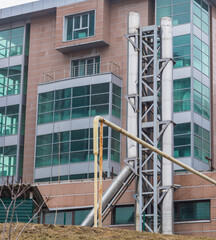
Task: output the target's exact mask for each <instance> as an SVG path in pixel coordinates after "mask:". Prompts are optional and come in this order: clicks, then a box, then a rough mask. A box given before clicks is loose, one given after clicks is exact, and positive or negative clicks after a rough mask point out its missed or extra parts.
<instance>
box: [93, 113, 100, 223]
mask: <svg viewBox="0 0 216 240" xmlns="http://www.w3.org/2000/svg"><path fill="white" fill-rule="evenodd" d="M99 120H100V117H99V116H98V117H97V116H96V117H95V118H94V121H93V137H94V140H93V147H94V149H93V153H94V227H97V159H98V122H99Z"/></svg>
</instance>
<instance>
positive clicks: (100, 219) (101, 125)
mask: <svg viewBox="0 0 216 240" xmlns="http://www.w3.org/2000/svg"><path fill="white" fill-rule="evenodd" d="M102 177H103V122H101V123H100V159H99V208H98V218H99V224H98V225H99V227H102V194H103V189H102Z"/></svg>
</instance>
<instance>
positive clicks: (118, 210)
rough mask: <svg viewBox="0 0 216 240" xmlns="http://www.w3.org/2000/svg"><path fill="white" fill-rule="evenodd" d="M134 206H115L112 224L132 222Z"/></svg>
mask: <svg viewBox="0 0 216 240" xmlns="http://www.w3.org/2000/svg"><path fill="white" fill-rule="evenodd" d="M133 223H134V206H116V207H115V218H114V224H133Z"/></svg>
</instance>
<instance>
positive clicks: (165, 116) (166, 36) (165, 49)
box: [161, 17, 173, 234]
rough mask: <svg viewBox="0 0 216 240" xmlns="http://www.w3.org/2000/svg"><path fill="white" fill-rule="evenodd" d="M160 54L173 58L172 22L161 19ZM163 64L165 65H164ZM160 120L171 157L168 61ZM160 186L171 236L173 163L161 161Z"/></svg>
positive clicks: (170, 72) (164, 219) (165, 147)
mask: <svg viewBox="0 0 216 240" xmlns="http://www.w3.org/2000/svg"><path fill="white" fill-rule="evenodd" d="M161 46H162V49H161V53H162V59H169V58H171V59H172V57H173V38H172V20H171V18H168V17H164V18H162V19H161ZM164 64H165V63H164ZM161 98H162V99H161V101H162V120H163V121H170V123H169V125H168V126H167V128H166V130H165V131H164V134H163V138H162V141H163V142H162V149H163V152H164V153H166V154H168V155H170V156H173V61H169V62H168V64H167V65H166V67H165V68H164V70H163V72H162V94H161ZM162 185H163V187H166V188H167V189H168V190H167V193H166V195H165V197H164V199H163V203H162V231H163V233H164V234H173V188H172V186H173V163H172V162H171V161H169V160H167V159H166V158H164V157H163V159H162Z"/></svg>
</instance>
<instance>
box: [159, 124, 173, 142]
mask: <svg viewBox="0 0 216 240" xmlns="http://www.w3.org/2000/svg"><path fill="white" fill-rule="evenodd" d="M170 123H173V124H174V125H175V124H176V123H175V122H173V121H161V122H160V123H159V124H160V125H165V126H164V127H163V129H162V130H161V131H160V132H159V136H158V140H159V139H160V138H161V137H162V135H163V133H164V131H165V130H166V129H167V127H168V126H169V124H170Z"/></svg>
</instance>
